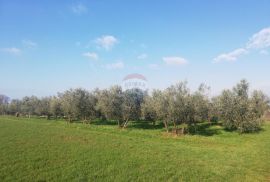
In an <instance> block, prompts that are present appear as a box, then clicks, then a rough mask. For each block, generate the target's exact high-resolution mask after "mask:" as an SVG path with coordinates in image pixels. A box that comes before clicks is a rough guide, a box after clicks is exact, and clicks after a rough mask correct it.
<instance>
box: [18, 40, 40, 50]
mask: <svg viewBox="0 0 270 182" xmlns="http://www.w3.org/2000/svg"><path fill="white" fill-rule="evenodd" d="M22 44H23V46H24V47H27V48H36V47H37V43H36V42H33V41H32V40H22Z"/></svg>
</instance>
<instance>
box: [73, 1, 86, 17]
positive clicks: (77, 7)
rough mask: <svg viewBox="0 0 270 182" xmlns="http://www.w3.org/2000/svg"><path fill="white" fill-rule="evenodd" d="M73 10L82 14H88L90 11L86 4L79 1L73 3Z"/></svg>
mask: <svg viewBox="0 0 270 182" xmlns="http://www.w3.org/2000/svg"><path fill="white" fill-rule="evenodd" d="M71 11H72V12H73V13H74V14H77V15H82V14H86V13H87V12H88V9H87V7H86V6H85V5H83V4H82V3H77V4H73V5H72V6H71Z"/></svg>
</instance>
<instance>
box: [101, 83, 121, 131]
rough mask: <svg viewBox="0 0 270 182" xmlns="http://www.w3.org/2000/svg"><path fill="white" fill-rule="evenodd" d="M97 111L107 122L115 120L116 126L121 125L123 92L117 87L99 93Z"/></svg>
mask: <svg viewBox="0 0 270 182" xmlns="http://www.w3.org/2000/svg"><path fill="white" fill-rule="evenodd" d="M97 109H98V110H99V111H100V112H101V113H102V114H103V115H104V116H105V117H106V119H108V120H116V121H117V122H118V126H119V127H121V125H122V122H123V120H122V110H123V91H122V89H121V87H119V86H113V87H111V88H110V89H105V90H102V91H100V93H99V94H98V101H97Z"/></svg>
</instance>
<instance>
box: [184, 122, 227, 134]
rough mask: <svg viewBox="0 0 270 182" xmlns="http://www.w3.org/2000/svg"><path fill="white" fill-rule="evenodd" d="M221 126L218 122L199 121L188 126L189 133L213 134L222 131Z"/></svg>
mask: <svg viewBox="0 0 270 182" xmlns="http://www.w3.org/2000/svg"><path fill="white" fill-rule="evenodd" d="M222 130H223V128H222V127H221V124H220V123H214V124H213V123H199V124H197V125H196V126H190V127H189V128H188V131H189V134H190V135H201V136H213V135H219V134H221V133H222Z"/></svg>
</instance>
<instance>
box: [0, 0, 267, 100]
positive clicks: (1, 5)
mask: <svg viewBox="0 0 270 182" xmlns="http://www.w3.org/2000/svg"><path fill="white" fill-rule="evenodd" d="M269 17H270V1H269V0H237V1H235V0H224V1H212V0H204V1H199V0H196V1H195V0H186V1H181V0H168V1H165V0H160V1H154V0H148V1H146V0H137V1H131V0H129V1H127V0H126V1H124V0H111V1H108V0H89V1H68V0H67V1H34V0H33V1H27V0H25V1H20V0H17V1H16V0H0V66H1V71H0V93H1V94H6V95H8V96H10V97H11V98H21V97H23V96H25V95H37V96H46V95H53V94H56V93H57V92H58V91H63V90H65V89H69V88H75V87H83V88H86V89H93V88H95V87H100V88H106V87H109V86H111V85H114V84H121V81H122V79H123V77H124V76H125V75H127V74H130V73H140V74H143V75H144V76H145V77H146V78H147V79H148V83H149V86H150V88H160V89H163V88H166V87H167V86H169V85H171V84H174V83H176V82H177V81H181V80H187V81H188V82H189V86H190V87H191V88H192V89H196V87H197V86H198V85H199V84H200V83H202V82H203V83H206V84H208V85H210V86H211V90H212V94H213V95H215V94H218V93H219V92H220V91H221V90H222V89H223V88H230V87H232V86H233V85H234V84H236V83H237V82H238V81H239V80H240V79H242V78H246V79H248V81H249V82H250V83H251V86H252V88H253V89H262V90H264V91H265V92H266V93H267V94H269V95H270V81H269V75H270V74H269V68H270V18H269Z"/></svg>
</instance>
